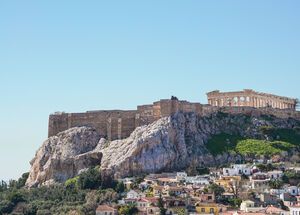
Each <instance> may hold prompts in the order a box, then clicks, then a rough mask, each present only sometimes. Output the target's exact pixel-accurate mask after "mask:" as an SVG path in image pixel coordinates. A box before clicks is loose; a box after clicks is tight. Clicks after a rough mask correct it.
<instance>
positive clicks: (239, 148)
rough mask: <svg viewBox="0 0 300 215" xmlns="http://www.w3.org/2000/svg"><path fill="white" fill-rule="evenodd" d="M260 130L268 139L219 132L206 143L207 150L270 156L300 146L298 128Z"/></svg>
mask: <svg viewBox="0 0 300 215" xmlns="http://www.w3.org/2000/svg"><path fill="white" fill-rule="evenodd" d="M260 131H261V132H262V134H263V135H266V136H267V137H268V139H270V140H258V139H247V138H244V137H241V136H239V135H233V134H227V133H220V134H217V135H214V136H213V137H212V138H211V139H210V140H209V141H208V143H207V145H206V146H207V148H208V150H209V151H210V152H211V153H212V154H213V155H217V154H222V153H223V152H236V153H239V154H242V155H254V156H256V155H265V156H272V155H276V154H281V153H282V152H289V151H291V150H293V149H294V148H295V147H299V146H300V129H299V128H294V129H285V128H274V127H271V126H262V127H260Z"/></svg>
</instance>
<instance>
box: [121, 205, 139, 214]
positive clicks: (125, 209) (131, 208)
mask: <svg viewBox="0 0 300 215" xmlns="http://www.w3.org/2000/svg"><path fill="white" fill-rule="evenodd" d="M118 212H119V214H121V215H134V214H137V213H138V209H137V207H136V206H135V205H134V204H129V205H123V206H121V207H120V208H119V210H118Z"/></svg>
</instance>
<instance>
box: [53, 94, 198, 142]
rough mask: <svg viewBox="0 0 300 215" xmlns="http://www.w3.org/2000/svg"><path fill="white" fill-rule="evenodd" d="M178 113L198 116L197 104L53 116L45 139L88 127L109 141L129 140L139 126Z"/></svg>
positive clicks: (169, 101)
mask: <svg viewBox="0 0 300 215" xmlns="http://www.w3.org/2000/svg"><path fill="white" fill-rule="evenodd" d="M177 111H183V112H196V113H198V114H201V111H202V106H201V104H200V103H190V102H187V101H179V100H176V99H173V100H172V99H165V100H160V101H158V102H154V103H153V104H152V105H142V106H138V107H137V110H128V111H124V110H112V111H88V112H85V113H63V112H62V113H55V114H51V115H50V116H49V128H48V136H49V137H50V136H53V135H56V134H57V133H59V132H61V131H64V130H67V129H69V128H72V127H76V126H91V127H94V128H96V129H97V131H98V132H99V133H100V135H102V136H103V137H105V138H107V139H109V140H115V139H123V138H125V137H128V136H129V135H130V134H131V132H132V131H133V130H134V129H135V128H136V127H138V126H142V125H147V124H150V123H152V122H154V121H156V120H158V119H160V118H162V117H165V116H170V115H171V114H173V113H176V112H177Z"/></svg>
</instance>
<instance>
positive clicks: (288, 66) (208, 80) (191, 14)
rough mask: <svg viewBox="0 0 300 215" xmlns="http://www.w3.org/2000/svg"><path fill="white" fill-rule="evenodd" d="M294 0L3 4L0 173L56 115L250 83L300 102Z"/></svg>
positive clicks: (192, 96)
mask: <svg viewBox="0 0 300 215" xmlns="http://www.w3.org/2000/svg"><path fill="white" fill-rule="evenodd" d="M299 10H300V1H298V0H295V1H292V0H287V1H281V0H280V1H278V0H264V1H261V0H251V1H250V0H249V1H247V0H245V1H240V0H235V1H233V0H226V1H225V0H218V1H214V0H212V1H202V0H185V1H178V0H165V1H161V0H151V1H140V0H136V1H133V0H127V1H121V0H120V1H115V0H111V1H96V0H95V1H92V0H91V1H77V0H69V1H68V0H66V1H59V0H51V1H50V0H48V1H47V0H45V1H31V0H28V1H21V0H20V1H16V0H9V1H5V0H3V1H0V122H1V123H0V179H4V180H8V179H10V178H14V179H16V178H18V177H19V176H21V174H22V173H24V172H27V171H29V169H30V165H29V161H30V160H31V159H32V158H33V157H34V155H35V152H36V150H37V149H38V148H39V147H40V146H41V144H42V142H43V141H44V140H45V139H46V138H47V126H48V116H49V114H50V113H53V112H55V111H66V112H82V111H87V110H99V109H135V108H136V106H137V105H141V104H150V103H152V102H154V101H157V100H159V99H163V98H170V97H171V96H172V95H174V96H177V97H178V98H179V99H182V100H188V101H193V102H201V103H207V101H206V94H205V93H206V92H208V91H211V90H215V89H219V90H221V91H232V90H241V89H248V88H251V89H254V90H257V91H262V92H268V93H274V94H279V95H284V96H290V97H295V98H300V86H299V84H300V25H299V21H300V13H299Z"/></svg>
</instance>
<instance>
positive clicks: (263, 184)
mask: <svg viewBox="0 0 300 215" xmlns="http://www.w3.org/2000/svg"><path fill="white" fill-rule="evenodd" d="M269 181H270V178H269V176H268V175H267V174H265V173H256V174H254V175H253V176H252V177H250V187H251V189H256V190H260V191H264V190H266V189H269Z"/></svg>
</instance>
